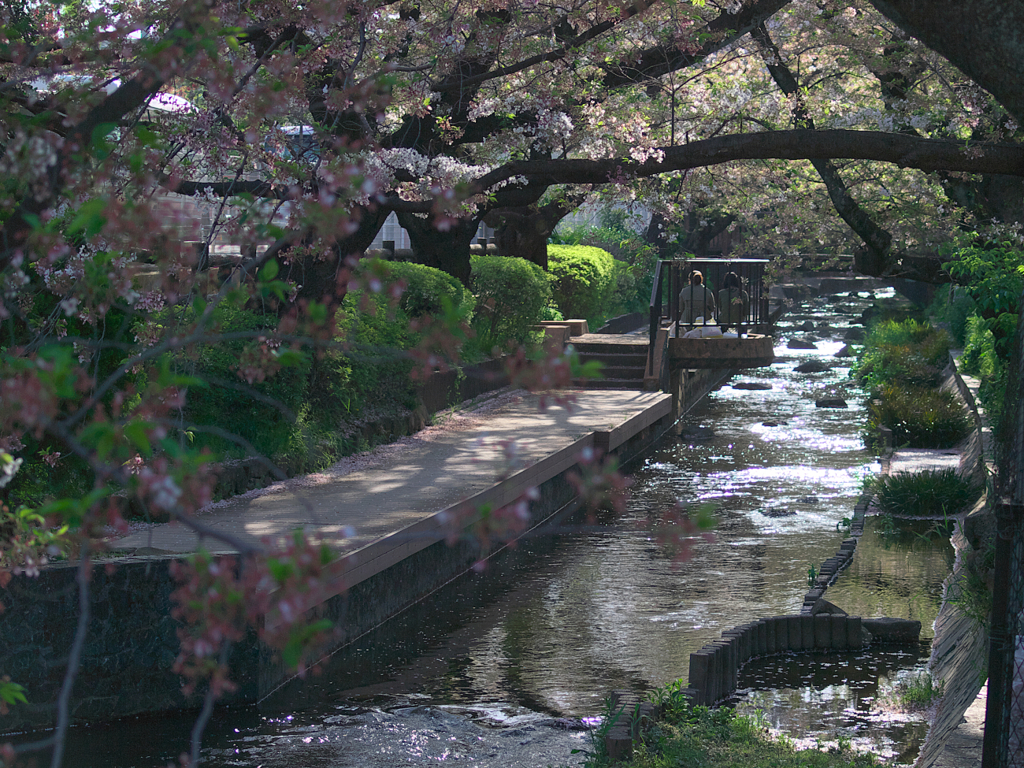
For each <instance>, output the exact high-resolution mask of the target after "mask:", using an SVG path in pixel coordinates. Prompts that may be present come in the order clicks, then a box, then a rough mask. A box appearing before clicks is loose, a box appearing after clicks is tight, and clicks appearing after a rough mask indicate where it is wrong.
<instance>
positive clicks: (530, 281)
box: [470, 255, 551, 350]
mask: <svg viewBox="0 0 1024 768" xmlns="http://www.w3.org/2000/svg"><path fill="white" fill-rule="evenodd" d="M470 263H471V266H472V269H473V274H472V277H471V278H470V288H471V289H472V291H473V294H474V295H475V296H476V310H475V313H474V320H473V328H474V330H475V331H476V333H477V337H478V343H479V345H480V346H481V348H482V349H483V350H490V349H491V348H492V347H494V346H498V347H503V346H505V344H506V343H507V342H514V343H517V344H523V343H525V342H527V341H528V340H529V339H530V336H531V334H532V327H533V326H534V325H536V324H537V323H539V322H540V320H541V316H542V312H543V311H544V309H545V307H547V304H548V301H549V300H550V298H551V288H550V286H549V285H548V279H547V275H546V274H544V270H543V269H541V268H540V267H538V266H537V265H536V264H533V263H531V262H529V261H527V260H526V259H520V258H517V257H514V256H482V255H477V256H473V257H472V258H471V262H470Z"/></svg>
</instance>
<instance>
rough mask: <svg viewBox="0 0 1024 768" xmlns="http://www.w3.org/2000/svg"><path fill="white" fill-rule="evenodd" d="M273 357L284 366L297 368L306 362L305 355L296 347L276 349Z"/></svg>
mask: <svg viewBox="0 0 1024 768" xmlns="http://www.w3.org/2000/svg"><path fill="white" fill-rule="evenodd" d="M274 357H276V358H277V361H278V362H279V363H280V364H281V365H282V366H284V367H285V368H298V367H300V366H301V365H302V364H303V363H305V362H306V355H305V354H304V353H302V352H300V351H299V350H297V349H278V350H277V351H276V352H275V353H274Z"/></svg>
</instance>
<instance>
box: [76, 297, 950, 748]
mask: <svg viewBox="0 0 1024 768" xmlns="http://www.w3.org/2000/svg"><path fill="white" fill-rule="evenodd" d="M841 303H842V311H839V309H832V308H830V307H829V306H828V305H827V304H826V302H824V301H811V302H808V303H807V304H805V305H804V306H796V307H793V308H792V313H791V318H792V319H789V320H786V321H785V322H783V323H781V324H780V327H779V334H778V344H777V346H776V354H777V355H778V359H777V360H776V362H775V363H774V364H773V365H772V366H770V367H768V368H762V369H758V370H751V371H745V372H743V373H742V375H740V376H738V377H737V378H736V379H735V380H734V382H735V381H743V382H758V383H761V384H766V385H770V387H771V388H770V389H763V390H749V389H737V388H734V387H732V386H730V385H726V386H723V387H722V388H721V389H719V390H718V391H716V392H713V393H711V394H710V395H709V396H708V397H706V398H705V399H704V400H703V401H702V402H701V403H700V404H699V405H698V406H697V407H696V408H694V409H693V411H692V412H691V413H689V414H688V415H687V416H686V417H685V419H684V423H683V433H682V436H681V437H671V436H670V437H666V438H665V439H664V440H663V441H662V442H661V444H660V445H659V446H658V447H657V448H656V450H654V451H652V452H651V453H650V455H648V456H647V457H646V458H645V460H643V462H642V463H641V464H640V465H639V466H636V467H634V468H633V471H634V474H635V480H636V482H635V485H634V487H633V489H632V498H631V501H630V503H629V507H628V510H627V512H626V514H625V515H623V516H621V517H619V518H615V517H605V518H603V519H602V520H601V521H600V522H601V525H599V526H587V527H583V526H576V527H574V528H572V529H571V530H567V531H565V532H564V533H563V534H562V535H560V536H559V537H557V538H555V539H551V538H546V539H542V538H537V539H531V540H529V541H527V542H525V543H524V544H522V545H520V546H519V547H518V548H517V549H516V550H514V551H512V552H510V553H509V554H508V555H507V556H506V557H504V558H503V559H499V560H498V561H497V562H496V563H495V564H494V565H492V566H490V567H489V568H488V569H487V570H485V571H484V572H483V573H482V574H477V575H474V576H472V577H469V578H465V579H460V580H458V581H456V582H454V583H453V584H451V585H450V586H449V587H447V588H445V589H444V590H442V591H441V592H440V593H438V594H437V595H435V596H434V597H433V598H431V599H428V600H424V601H422V602H421V603H418V604H417V605H415V606H413V607H412V608H411V609H410V610H409V611H407V612H406V613H405V614H402V615H401V616H399V617H397V618H396V619H393V620H392V621H390V622H389V623H388V624H387V625H386V626H385V627H384V628H382V629H381V630H379V631H377V632H374V633H370V634H369V635H367V636H366V637H364V638H363V639H362V640H360V641H359V642H358V643H357V644H355V645H353V646H352V647H349V648H348V649H346V650H344V651H343V652H340V653H338V654H337V655H336V656H335V657H334V658H333V659H332V660H331V662H330V664H329V665H328V666H327V668H326V669H325V670H324V672H323V674H321V675H319V676H318V677H314V678H311V679H310V681H308V682H307V683H306V684H305V685H304V686H303V687H301V688H297V689H295V690H292V689H289V690H287V691H284V692H282V693H281V695H280V696H279V697H278V698H277V699H275V700H272V701H270V702H267V703H266V707H268V708H269V709H267V710H265V711H264V713H263V714H262V715H259V714H256V713H255V712H254V711H252V710H234V711H231V710H228V711H224V712H219V713H218V714H217V715H216V716H215V718H214V721H213V723H212V724H211V727H210V731H209V736H208V738H207V740H206V742H205V743H206V744H207V748H206V750H205V751H204V760H205V764H206V765H210V766H243V765H244V766H253V765H262V766H265V767H266V768H271V766H282V767H283V766H295V765H303V766H359V767H360V768H378V767H379V768H384V767H385V766H392V765H395V764H413V765H420V764H435V763H440V764H444V763H446V762H452V761H455V760H459V761H472V762H473V764H474V765H478V766H484V767H485V768H486V767H487V766H494V767H495V768H498V766H503V765H513V764H521V765H547V764H558V765H566V764H570V763H572V764H579V762H580V761H581V760H582V752H580V753H578V754H577V755H575V756H571V755H570V753H571V750H573V749H576V750H585V749H586V748H587V746H588V743H589V742H588V741H587V738H588V737H587V735H586V733H585V732H582V731H580V730H578V729H579V728H583V727H585V726H586V725H591V726H592V725H593V724H594V723H595V722H596V721H595V718H596V716H597V715H598V714H599V713H600V712H601V711H602V707H603V702H604V699H605V696H606V695H607V694H608V692H609V691H611V690H613V689H631V690H636V691H643V692H646V691H649V690H650V689H652V688H654V687H656V686H659V685H663V684H665V683H667V682H669V681H672V680H675V679H676V678H679V677H681V676H682V677H685V676H686V674H687V671H688V666H689V654H690V653H691V652H692V651H695V650H697V649H698V648H700V647H701V646H702V645H703V644H704V643H706V642H708V641H710V640H712V639H715V638H717V637H718V636H719V635H720V633H721V631H722V630H724V629H727V628H730V627H733V626H736V625H738V624H742V623H746V622H749V621H752V620H755V619H757V618H760V617H762V616H771V615H779V614H785V613H797V612H799V610H800V607H801V605H802V602H803V596H804V593H805V592H806V590H807V572H808V568H809V567H811V566H814V567H817V566H819V565H820V564H821V562H822V561H823V560H825V559H826V558H828V557H830V556H831V555H832V554H834V552H835V551H836V549H837V548H838V546H839V543H840V542H841V540H842V539H843V538H844V535H845V534H844V533H842V532H841V531H840V530H838V526H837V524H839V523H840V521H841V520H842V518H843V517H847V516H849V515H850V514H851V513H852V510H853V506H854V503H855V501H856V499H857V496H858V494H859V493H860V489H861V484H862V480H863V478H864V477H865V475H867V474H870V473H872V472H876V471H877V470H878V465H877V463H876V461H875V459H874V457H872V456H871V455H870V454H869V453H868V452H867V451H866V450H865V449H864V446H863V443H862V441H861V436H860V432H861V428H862V426H861V425H862V423H863V421H864V413H863V393H862V392H861V391H860V390H859V389H858V388H857V387H856V386H855V385H854V384H853V383H852V381H851V380H850V379H849V377H848V373H849V368H850V363H849V360H848V359H845V358H834V357H833V356H832V355H833V354H834V353H835V352H837V351H838V350H839V349H840V348H841V347H842V346H843V343H844V342H843V341H842V336H843V334H844V332H845V331H846V330H847V329H848V328H849V327H850V320H852V319H855V317H856V315H857V314H858V313H859V312H860V311H861V310H862V309H863V308H864V307H866V306H867V305H868V303H869V300H868V298H866V297H863V296H862V297H856V296H850V297H845V298H843V299H842V300H841ZM808 317H810V318H813V320H814V324H815V327H816V330H815V331H814V332H813V334H814V335H815V336H816V337H818V338H819V341H816V342H815V343H816V344H817V349H813V350H792V349H788V348H787V346H786V343H787V341H788V340H789V338H791V337H794V336H798V337H801V338H805V337H806V336H807V335H808V334H806V333H804V332H802V331H798V330H797V327H798V326H799V324H800V321H801V320H806V319H807V318H808ZM808 360H821V361H824V362H827V363H829V364H830V365H831V366H832V367H831V369H830V370H827V371H823V372H821V373H808V374H802V373H797V372H795V371H794V370H793V369H794V368H795V367H796V365H798V364H799V363H801V362H805V361H808ZM823 394H830V395H835V394H839V395H840V396H842V397H844V398H845V399H846V400H847V402H848V406H849V407H848V408H846V409H824V408H817V407H816V406H815V401H816V399H817V398H819V397H821V396H822V395H823ZM677 502H681V503H683V504H684V505H691V506H692V505H695V504H698V503H701V502H711V503H713V504H714V505H715V506H716V519H717V523H716V529H715V535H714V540H713V541H705V540H704V539H701V538H697V539H694V540H693V541H692V542H691V543H692V552H691V554H690V557H689V559H687V560H679V559H677V558H674V557H673V556H672V555H671V554H669V553H667V552H666V551H665V550H664V549H663V547H662V546H661V545H660V544H659V543H658V541H657V540H656V537H655V535H654V533H653V531H652V526H653V525H654V524H655V523H657V522H658V521H659V520H660V518H661V515H662V513H663V512H664V510H666V509H669V508H671V507H672V506H673V505H674V504H676V503H677ZM885 547H886V545H885V543H884V542H876V543H870V544H869V545H868V547H867V549H865V550H864V551H865V552H867V553H871V554H870V556H869V557H867V558H865V559H864V562H861V560H862V558H861V554H862V552H861V549H858V553H857V558H855V560H854V567H853V568H851V569H850V571H849V573H847V574H844V576H843V577H842V578H841V579H840V582H839V584H837V585H836V586H835V587H833V588H832V589H830V590H829V599H830V600H833V601H835V602H837V603H838V604H839V605H841V606H844V607H847V608H848V609H849V610H850V612H851V613H861V614H862V615H883V614H884V615H892V616H901V615H909V614H913V615H915V616H921V617H922V620H923V621H927V618H926V617H927V616H929V615H933V612H934V609H935V607H936V606H937V594H936V591H935V584H936V583H941V577H940V575H939V572H940V571H941V570H942V569H943V568H944V567H945V559H944V558H945V554H940V555H939V556H938V558H937V559H936V558H935V557H934V556H933V555H932V554H931V551H932V550H930V549H928V548H926V547H925V548H919V549H917V550H914V549H911V550H909V551H904V550H901V549H900V548H899V547H890V549H886V548H885ZM929 558H930V559H929ZM921 563H925V565H922V564H921ZM893 574H896V581H897V583H895V584H893V585H892V588H891V589H889V588H888V587H887V586H886V584H885V583H883V582H886V583H888V582H891V581H892V579H891V578H890V577H891V576H892V575H893ZM922 574H925V575H926V576H927V578H924V579H922V578H921V576H922ZM921 582H924V585H923V586H921ZM910 586H913V587H914V588H912V589H910V590H909V591H908V590H907V587H910ZM908 595H909V597H908ZM878 611H881V612H882V613H878ZM921 658H922V657H921V655H920V653H918V652H916V651H915V652H914V653H912V654H911V653H904V654H903V655H902V656H900V655H899V654H897V655H896V656H884V657H878V656H877V654H876V655H874V656H872V655H870V654H868V655H862V656H857V655H854V654H848V655H846V656H844V657H843V658H842V659H836V658H834V657H833V658H829V659H821V660H820V661H818V660H814V661H813V662H812V659H811V657H809V656H806V655H804V656H800V657H799V658H797V657H792V658H787V657H782V658H780V659H778V660H768V661H766V662H763V663H761V666H760V667H758V666H750V667H748V669H746V670H744V676H745V677H744V680H745V682H743V686H744V687H745V688H746V689H747V691H746V692H745V693H744V695H743V696H741V703H740V706H741V707H747V708H749V707H761V708H764V709H765V710H766V711H767V712H768V716H769V718H770V719H771V722H772V723H773V724H774V725H776V727H779V728H781V729H782V730H786V731H787V732H789V733H790V734H792V735H794V736H798V735H803V734H820V735H821V737H822V738H830V737H831V736H830V734H832V733H833V732H835V731H836V729H840V730H843V732H845V733H848V734H852V735H853V736H854V737H855V738H856V739H867V740H874V741H873V743H876V744H882V745H883V746H884V747H885V748H886V749H888V748H890V747H892V749H894V750H895V747H894V746H892V745H896V744H902V743H904V742H905V741H907V739H910V740H911V741H912V740H913V738H912V734H911V736H908V734H909V733H910V731H908V730H907V728H909V727H910V726H909V725H894V721H889V720H885V719H884V718H882V717H881V716H879V715H878V714H877V713H876V712H875V711H874V710H873V709H872V706H873V702H874V701H875V699H876V698H877V689H878V686H879V681H880V680H881V679H882V678H884V677H885V676H886V675H893V674H896V673H897V672H898V671H899V670H900V669H904V668H912V667H914V666H915V665H918V664H920V662H921ZM275 712H287V713H289V714H288V716H278V715H275V714H274V713H275ZM581 719H582V720H581ZM190 725H191V720H190V718H188V717H185V716H182V717H173V716H168V717H161V718H156V719H154V720H153V721H152V723H150V721H147V722H146V724H145V725H144V729H145V731H146V733H147V738H146V739H144V740H143V739H138V738H133V739H128V738H125V737H124V736H123V734H122V733H121V730H125V729H128V730H132V731H134V730H135V729H137V728H138V727H139V725H138V724H137V723H136V724H128V725H118V724H113V725H111V726H104V727H101V728H89V729H75V730H74V732H73V735H72V748H71V749H69V756H70V758H71V760H70V761H69V764H70V765H74V766H79V767H80V768H86V767H87V766H92V765H98V764H103V765H105V766H110V767H111V768H128V767H129V766H135V767H137V768H149V767H150V766H152V767H153V768H155V766H160V765H165V764H166V763H167V762H168V761H171V762H173V761H174V760H175V759H176V757H177V755H178V754H179V753H180V751H181V749H182V747H183V745H184V744H185V743H187V734H188V728H189V727H190ZM901 728H902V729H903V730H900V729H901ZM119 729H121V730H119ZM886 745H888V746H886ZM915 749H916V747H915ZM523 755H526V756H525V757H523Z"/></svg>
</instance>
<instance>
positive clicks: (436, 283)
mask: <svg viewBox="0 0 1024 768" xmlns="http://www.w3.org/2000/svg"><path fill="white" fill-rule="evenodd" d="M369 261H370V260H369V259H362V260H361V261H360V266H364V267H365V266H368V262H369ZM383 267H384V272H385V274H387V275H389V276H390V277H391V278H392V279H394V280H401V281H402V282H404V283H405V290H404V291H403V292H402V298H401V299H399V306H400V307H401V308H402V311H403V312H405V313H406V314H407V315H408V316H409V317H421V316H423V315H442V314H443V313H444V301H445V300H446V299H447V301H448V302H449V304H450V305H451V307H452V308H454V309H463V310H465V311H467V312H468V311H469V310H471V309H472V308H473V307H472V304H473V297H472V295H471V294H470V293H469V291H467V290H466V288H465V287H464V286H463V285H462V283H461V282H459V280H458V279H457V278H455V277H452V276H451V275H449V274H448V273H447V272H443V271H441V270H440V269H435V268H434V267H428V266H425V265H423V264H413V263H411V262H406V261H389V262H383Z"/></svg>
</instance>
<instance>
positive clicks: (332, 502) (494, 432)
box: [112, 390, 671, 577]
mask: <svg viewBox="0 0 1024 768" xmlns="http://www.w3.org/2000/svg"><path fill="white" fill-rule="evenodd" d="M573 394H574V397H575V402H574V403H572V404H571V406H570V407H568V408H567V407H564V406H561V405H557V404H553V403H552V402H551V398H550V397H548V398H547V403H546V405H547V407H546V408H544V409H541V408H540V407H539V406H540V399H539V398H538V397H537V396H529V395H528V396H515V395H506V396H505V397H502V398H498V399H497V400H496V401H490V402H487V401H485V402H484V403H483V404H481V406H479V407H478V408H477V409H476V410H472V411H467V412H462V413H458V414H455V415H452V416H450V417H449V418H448V419H447V421H444V422H443V423H442V424H441V425H440V426H434V427H428V428H427V429H425V430H423V431H421V432H419V433H417V434H415V435H412V436H410V437H406V438H403V439H401V440H399V441H398V442H397V443H393V444H391V445H388V446H381V447H380V448H379V449H377V450H375V451H373V452H371V453H370V454H366V455H363V456H361V457H354V459H353V458H350V459H345V460H342V461H341V462H339V463H338V464H337V465H335V467H332V468H331V469H330V470H328V471H326V472H323V473H319V474H315V475H307V476H305V477H302V478H294V479H293V480H290V481H286V482H283V483H277V484H275V485H273V486H271V487H270V488H269V489H264V491H262V492H250V493H248V494H244V495H243V496H240V497H235V498H234V499H230V500H228V501H226V502H221V503H218V504H216V505H213V508H210V509H208V510H207V511H204V512H202V513H200V515H199V516H198V517H199V520H200V521H201V522H202V523H203V524H204V525H206V526H208V527H209V528H210V529H212V530H214V531H220V532H224V533H225V534H229V535H231V536H233V537H236V538H237V539H238V540H241V541H245V542H249V543H255V542H257V541H259V540H260V539H261V538H262V537H267V536H269V537H271V538H274V537H281V536H287V535H289V534H290V533H291V532H292V531H294V530H295V529H297V528H304V529H307V530H310V531H312V532H314V533H316V534H317V535H319V536H322V537H324V538H328V539H331V540H333V541H334V543H335V545H336V546H337V548H338V550H339V552H341V553H351V552H354V551H356V550H360V549H363V548H366V547H367V546H368V545H370V544H376V545H377V546H376V549H375V554H374V557H378V556H379V555H380V553H381V551H383V550H387V551H389V552H391V554H390V556H388V557H387V558H385V560H380V561H379V562H378V563H377V567H376V568H375V569H373V570H380V569H382V568H384V567H387V565H388V564H393V563H394V562H397V561H398V560H400V559H401V558H402V557H405V556H408V554H411V552H413V551H416V550H418V549H420V548H422V546H427V545H428V544H429V543H432V542H433V541H436V540H437V539H438V538H439V535H438V529H439V526H440V524H441V523H443V514H444V511H445V510H452V509H453V508H456V507H458V506H459V505H461V504H462V503H463V502H466V503H474V504H479V503H481V502H490V503H491V504H493V505H495V506H500V505H504V504H507V503H509V502H511V501H513V500H515V499H516V498H518V497H519V495H520V494H521V493H523V492H524V491H525V490H527V489H528V488H529V487H531V486H535V485H539V484H540V483H541V482H543V481H544V480H546V479H548V478H549V477H551V476H554V475H555V474H557V473H559V472H561V471H563V470H564V469H566V468H568V467H571V466H572V465H573V464H575V463H576V461H577V457H578V455H579V452H580V451H581V450H583V449H584V448H587V447H592V448H593V447H597V448H602V449H604V450H609V449H614V448H616V447H617V446H618V445H620V444H621V443H622V442H624V441H625V440H627V439H628V438H629V437H631V436H632V435H633V434H635V433H636V432H637V431H639V430H640V429H642V428H643V427H644V426H646V425H647V424H650V423H652V422H654V421H656V420H657V419H659V418H661V417H662V416H664V415H666V414H667V413H668V412H669V411H670V408H671V397H670V396H669V395H665V394H662V393H660V392H637V391H612V390H590V391H578V392H575V393H573ZM495 402H496V403H498V404H497V405H495ZM442 421H443V420H442ZM513 445H514V455H512V456H511V458H510V457H509V455H507V450H506V448H507V447H510V446H513ZM439 513H441V515H442V520H441V521H440V523H439V521H438V514H439ZM417 526H418V527H417ZM441 537H443V534H442V536H441ZM417 538H422V539H424V540H426V539H429V541H423V542H415V543H416V546H414V547H413V548H412V549H411V550H410V549H409V548H408V547H407V546H406V547H405V548H404V549H402V548H401V546H399V545H402V544H408V542H409V541H410V540H414V539H417ZM386 539H390V540H391V541H390V544H389V545H387V546H383V547H382V546H381V545H380V543H381V541H383V540H386ZM199 544H200V538H199V537H198V536H197V535H196V534H195V533H194V532H193V531H191V530H190V529H188V528H185V527H184V526H182V525H177V524H174V523H170V524H164V525H156V526H153V527H151V528H149V529H148V530H142V531H138V532H135V533H133V534H131V535H130V536H128V537H126V538H123V539H121V540H119V541H116V542H114V543H113V544H112V546H114V547H115V548H117V549H121V550H135V551H136V553H137V554H161V553H184V552H193V551H195V550H196V549H198V547H199ZM203 544H204V546H205V547H206V548H207V549H209V550H211V551H213V552H231V551H235V550H234V548H233V547H231V546H230V545H228V544H225V543H224V542H220V541H217V540H216V539H214V538H207V539H206V540H205V541H204V542H203ZM420 544H422V546H419V545H420ZM403 552H404V554H402V553H403ZM360 554H362V553H360ZM359 559H360V561H362V562H363V563H364V564H365V563H366V561H367V557H362V556H361V557H360V558H359ZM367 575H370V574H369V573H364V574H362V576H363V577H365V576H367Z"/></svg>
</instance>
